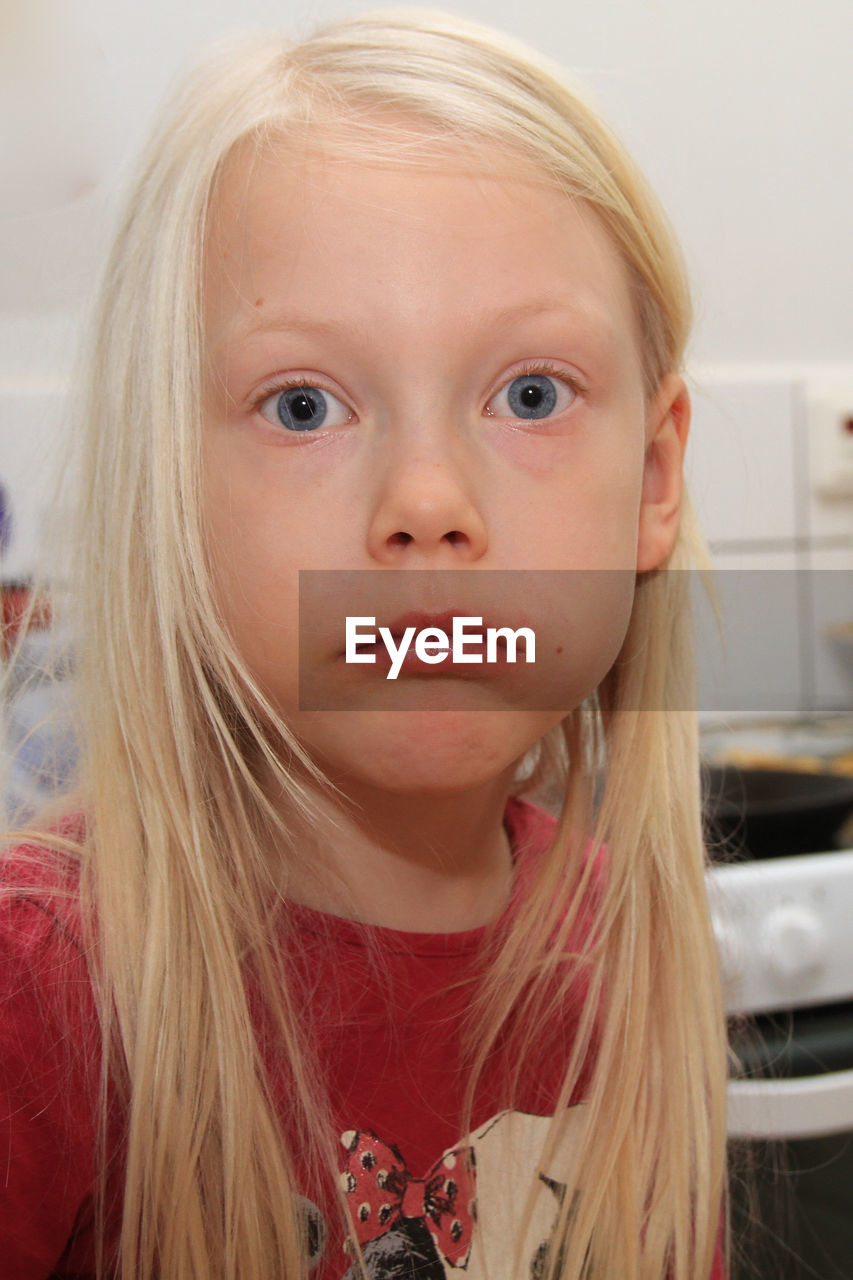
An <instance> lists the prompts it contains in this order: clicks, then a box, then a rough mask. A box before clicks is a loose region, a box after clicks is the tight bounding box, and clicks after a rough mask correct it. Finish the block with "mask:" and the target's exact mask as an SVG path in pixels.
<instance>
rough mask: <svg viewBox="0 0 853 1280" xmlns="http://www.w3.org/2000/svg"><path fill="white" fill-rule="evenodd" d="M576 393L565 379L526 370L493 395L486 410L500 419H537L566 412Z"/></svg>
mask: <svg viewBox="0 0 853 1280" xmlns="http://www.w3.org/2000/svg"><path fill="white" fill-rule="evenodd" d="M576 396H577V392H576V391H575V389H574V387H572V386H571V384H570V383H568V382H566V381H564V380H563V379H562V378H556V377H551V376H550V375H548V374H544V373H523V374H520V375H519V376H518V377H517V378H513V379H512V381H511V382H508V383H507V384H506V386H505V387H502V388H501V390H500V391H499V392H498V393H497V395H495V396H493V397H492V399H491V400H490V401H489V403H488V405H487V406H486V412H487V413H488V414H490V415H491V416H493V417H496V418H520V419H522V420H523V421H536V420H538V419H541V418H550V417H551V416H552V415H553V414H554V413H562V412H563V410H565V409H568V408H569V406H570V405H571V404H572V403H573V402H574V400H575V398H576Z"/></svg>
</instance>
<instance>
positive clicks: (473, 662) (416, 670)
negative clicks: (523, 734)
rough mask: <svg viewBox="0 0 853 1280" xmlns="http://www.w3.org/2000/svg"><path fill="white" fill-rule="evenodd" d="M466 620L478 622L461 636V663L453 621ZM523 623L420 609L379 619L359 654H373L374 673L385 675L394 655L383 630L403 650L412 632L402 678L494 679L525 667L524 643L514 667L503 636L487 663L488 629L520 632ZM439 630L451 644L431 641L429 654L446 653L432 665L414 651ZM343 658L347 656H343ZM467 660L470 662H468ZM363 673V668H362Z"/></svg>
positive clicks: (401, 665) (401, 667) (459, 611)
mask: <svg viewBox="0 0 853 1280" xmlns="http://www.w3.org/2000/svg"><path fill="white" fill-rule="evenodd" d="M457 618H466V619H472V618H473V619H476V620H477V621H474V622H468V623H467V625H466V626H465V632H464V636H463V637H462V652H461V653H460V655H459V660H456V659H455V658H454V654H453V624H454V619H457ZM522 625H524V624H522V623H518V624H510V623H509V622H508V621H507V620H506V619H505V618H504V619H502V620H501V621H500V622H498V621H497V620H495V619H492V618H485V617H483V616H482V615H481V614H478V613H473V612H466V611H465V610H464V609H460V608H456V609H445V610H443V611H442V612H439V613H426V612H423V611H421V610H409V611H408V612H406V613H402V614H400V615H398V616H397V617H396V618H394V619H392V620H391V621H390V622H384V621H383V620H382V619H379V618H377V620H376V622H375V624H374V626H373V627H372V628H371V629H372V631H373V633H374V635H375V636H376V640H375V642H374V643H372V644H370V643H367V642H366V641H363V640H362V641H360V642H359V652H360V653H362V654H365V655H368V654H370V655H372V656H373V658H374V659H375V661H374V663H373V664H371V666H372V670H373V671H374V672H376V674H380V673H381V674H383V675H384V674H386V673H387V672H388V671H389V669H390V668H391V666H392V655H391V653H390V652H389V648H388V646H387V645H386V642H385V636H384V635H383V633H382V631H381V630H380V629H381V628H385V629H386V630H387V632H390V636H391V641H392V644H393V647H394V648H395V649H398V650H399V648H400V645H401V643H402V642H403V640H404V638H405V636H406V633H407V632H408V633H409V640H408V648H407V651H406V653H405V656H404V657H403V658H402V659H401V660H400V662H399V666H398V673H399V675H418V676H432V677H440V676H442V675H443V676H447V675H450V674H452V675H454V676H467V677H468V678H474V679H483V678H484V677H488V676H493V675H496V674H498V673H501V672H504V673H505V672H506V671H507V669H508V668H509V667H510V666H511V665H514V666H518V665H523V657H522V656H521V655H523V652H524V647H523V640H522V642H521V653H520V654H519V653H518V649H517V658H516V663H515V664H510V663H509V662H508V660H507V642H506V640H505V639H504V638H503V637H502V636H497V637H496V638H495V653H494V658H493V660H492V661H486V658H487V640H486V635H487V632H488V631H489V630H494V631H496V630H498V629H499V628H501V627H511V629H512V630H518V628H519V627H520V626H522ZM428 630H438V631H441V632H443V633H444V635H446V636H447V639H448V644H447V647H446V648H444V649H443V650H442V649H440V648H438V647H437V643H435V642H432V641H428V642H427V644H428V648H429V651H430V652H431V653H433V654H435V655H436V657H437V656H438V654H440V653H443V654H444V655H445V656H444V657H443V658H442V660H441V661H436V662H429V661H426V660H425V659H423V658H421V657H420V656H419V655H418V653H417V651H416V648H415V640H416V638H417V637H418V636H419V635H420V634H421V633H422V632H424V631H428ZM341 657H344V655H341ZM465 657H468V658H469V661H465V660H464V659H465ZM361 669H362V670H363V671H364V670H365V669H364V668H361Z"/></svg>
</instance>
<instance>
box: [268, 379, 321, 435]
mask: <svg viewBox="0 0 853 1280" xmlns="http://www.w3.org/2000/svg"><path fill="white" fill-rule="evenodd" d="M276 411H277V413H278V419H279V421H280V422H281V425H282V426H283V427H289V428H290V429H291V431H305V430H307V429H308V428H309V427H319V426H320V425H321V423H322V422H323V419H324V418H325V416H326V400H325V396H324V395H323V393H322V392H321V391H320V390H318V388H317V387H293V388H291V390H289V391H283V392H282V393H281V395H280V396H279V398H278V403H277V405H276Z"/></svg>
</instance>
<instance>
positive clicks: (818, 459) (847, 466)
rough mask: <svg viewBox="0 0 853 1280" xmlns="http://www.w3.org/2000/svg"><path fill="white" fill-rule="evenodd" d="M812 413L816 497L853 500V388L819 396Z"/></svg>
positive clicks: (811, 408) (813, 471) (812, 401)
mask: <svg viewBox="0 0 853 1280" xmlns="http://www.w3.org/2000/svg"><path fill="white" fill-rule="evenodd" d="M808 413H809V435H810V437H811V460H812V482H813V484H814V488H815V491H816V493H818V494H819V495H820V496H821V497H824V498H847V499H849V500H853V387H850V388H849V389H848V390H847V391H837V392H831V393H826V394H822V395H817V396H815V397H814V398H813V399H812V400H810V402H809V409H808Z"/></svg>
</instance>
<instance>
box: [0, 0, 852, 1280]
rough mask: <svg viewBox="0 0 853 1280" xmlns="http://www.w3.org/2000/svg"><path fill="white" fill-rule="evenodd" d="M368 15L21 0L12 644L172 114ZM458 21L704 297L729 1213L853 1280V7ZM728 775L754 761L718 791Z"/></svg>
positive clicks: (39, 650)
mask: <svg viewBox="0 0 853 1280" xmlns="http://www.w3.org/2000/svg"><path fill="white" fill-rule="evenodd" d="M361 7H366V6H362V5H359V4H356V3H349V4H337V3H309V2H308V0H275V2H274V0H147V3H146V4H144V5H142V4H138V3H135V2H134V0H76V2H75V3H74V4H73V5H71V4H69V3H67V0H2V4H0V545H2V551H0V577H2V581H3V584H4V612H5V616H6V620H7V622H11V624H12V626H11V630H12V631H13V630H14V619H15V616H16V614H17V613H18V612H19V611H20V608H21V607H22V604H23V602H24V601H25V599H26V590H27V584H28V582H29V580H30V578H31V576H32V574H33V572H34V569H35V567H36V562H37V549H38V546H39V540H40V537H41V535H42V533H43V531H44V529H45V527H46V525H47V517H48V516H49V515H51V514H52V513H55V509H56V502H55V497H54V488H53V486H54V483H55V479H56V475H57V468H58V466H59V465H60V462H59V460H60V458H61V452H60V449H61V444H62V441H63V438H64V436H65V433H66V431H67V426H68V406H69V403H70V395H71V393H72V392H73V380H74V373H73V370H74V360H75V356H76V347H77V342H78V338H79V335H80V332H81V329H82V326H83V324H84V320H85V316H86V313H87V307H88V304H89V300H90V297H91V292H92V287H93V283H94V281H95V279H96V276H97V272H98V267H99V263H100V260H101V255H102V253H103V250H104V247H105V245H106V243H107V241H108V239H109V228H110V224H111V220H112V217H113V214H114V210H115V207H116V198H117V192H118V191H119V190H120V189H121V186H122V182H123V181H124V179H125V176H126V173H127V167H128V163H129V161H131V160H132V158H133V156H134V155H135V153H136V151H137V149H138V146H139V143H140V141H141V140H142V138H143V137H144V135H145V133H146V131H147V128H148V124H149V121H150V118H151V116H152V113H153V111H154V108H155V107H156V105H157V104H158V103H159V101H160V100H161V98H162V97H163V95H164V93H165V92H166V90H167V89H168V88H169V86H170V85H171V84H172V82H173V80H174V79H175V78H176V77H177V76H178V75H179V74H180V73H181V70H182V69H183V68H184V67H185V66H186V64H187V62H188V61H189V60H190V59H191V57H192V56H193V55H194V54H195V53H196V51H197V50H198V49H199V48H200V47H201V46H203V45H204V44H206V43H207V42H209V41H211V40H213V39H215V38H217V37H221V36H226V35H228V34H229V33H237V32H244V31H246V30H251V29H267V28H277V29H281V30H283V31H285V32H287V33H290V34H292V35H293V36H297V37H298V36H299V35H301V34H303V33H305V32H307V31H308V30H309V29H310V28H311V27H313V26H314V25H315V24H316V23H317V22H318V21H321V20H324V19H327V18H332V17H335V16H338V15H339V14H342V13H344V12H350V11H355V10H357V9H358V8H361ZM444 7H445V8H448V9H451V10H454V11H456V12H459V13H461V14H463V15H465V16H468V17H471V18H474V19H479V20H482V21H486V22H489V23H491V24H493V25H496V26H499V27H502V28H504V29H505V30H507V31H509V32H511V33H514V34H516V35H518V36H520V37H521V38H523V39H524V40H526V41H528V42H529V43H530V44H532V45H533V46H535V47H537V48H539V49H540V50H543V51H547V53H548V54H549V55H550V56H551V57H553V58H554V59H555V60H556V61H557V62H558V63H559V64H561V65H563V66H566V67H569V68H571V69H572V70H573V71H574V72H575V73H576V75H577V77H578V79H579V80H580V82H581V83H582V84H583V85H584V86H586V88H587V90H588V91H589V93H590V95H591V96H592V98H593V100H594V101H595V102H597V104H598V106H599V107H600V108H601V110H602V111H603V113H604V114H605V116H606V117H607V118H609V120H610V121H611V123H612V124H613V125H614V126H615V128H616V129H617V131H618V132H619V133H620V134H621V135H622V136H623V137H624V139H625V140H626V142H627V144H628V146H629V147H630V149H631V150H632V151H633V153H634V155H635V156H636V157H637V159H638V160H639V162H640V163H641V165H642V167H643V168H644V169H645V171H646V172H647V174H648V176H649V178H650V179H651V181H652V183H653V185H654V186H655V188H656V190H657V191H658V193H659V194H660V196H661V198H662V200H663V202H664V204H665V206H666V207H667V209H668V210H669V213H670V216H671V218H672V220H673V222H674V224H675V227H676V229H677V231H678V234H679V236H680V239H681V242H682V244H683V247H684V251H685V254H686V257H687V261H688V266H689V269H690V273H691V277H692V280H693V283H694V288H695V303H696V326H695V331H694V337H693V341H692V343H691V347H690V351H689V380H690V386H691V391H692V395H693V405H694V416H693V427H692V433H691V441H690V450H689V458H688V478H689V484H690V488H691V491H692V495H693V499H694V502H695V505H696V508H697V510H698V514H699V518H700V522H701V524H702V527H703V528H704V531H705V534H706V537H707V538H708V540H709V542H710V545H711V549H712V552H713V558H714V562H715V565H716V567H717V568H718V569H719V570H721V571H726V572H725V573H723V572H721V573H720V574H718V575H717V583H718V586H717V590H718V594H719V597H720V601H721V604H722V607H723V615H724V622H725V649H724V648H723V646H722V644H721V640H720V636H719V632H718V630H717V628H716V624H715V622H714V619H713V614H712V612H711V611H710V609H709V607H708V605H707V603H706V602H705V601H704V599H703V597H702V595H701V592H697V597H696V599H697V604H696V608H697V616H698V618H699V621H700V676H701V679H700V702H699V705H700V710H701V712H702V720H703V727H704V738H703V741H704V744H705V749H706V756H707V759H708V761H709V762H712V761H716V762H717V763H718V764H719V765H720V766H721V768H722V769H723V772H721V773H720V774H718V775H716V776H715V780H714V783H713V786H714V787H716V788H718V792H719V793H720V794H722V790H721V789H725V788H727V790H726V793H725V796H724V797H723V800H722V802H721V805H720V815H718V816H720V818H721V825H717V826H715V827H714V828H713V831H714V832H715V833H717V834H716V835H715V839H718V846H717V853H718V855H719V856H720V858H721V859H722V860H723V861H725V860H726V859H731V858H732V856H733V855H734V854H737V856H738V858H739V859H740V862H739V865H735V866H723V867H721V868H718V870H717V871H715V872H714V873H713V875H714V877H715V880H714V882H713V884H712V905H713V909H714V913H715V928H716V930H717V935H718V938H719V940H720V948H721V955H722V959H723V968H724V975H725V978H726V984H727V985H726V990H727V1001H728V1006H729V1011H730V1013H731V1014H732V1017H733V1019H735V1021H734V1022H733V1028H736V1027H737V1025H738V1021H737V1020H738V1019H739V1018H740V1016H741V1015H742V1014H744V1013H750V1014H753V1015H756V1016H757V1017H758V1019H759V1024H760V1027H761V1036H760V1037H759V1046H760V1045H764V1046H765V1048H764V1049H761V1048H760V1047H759V1050H758V1051H757V1052H756V1054H753V1056H752V1057H750V1052H751V1051H750V1049H749V1044H748V1042H747V1041H746V1040H739V1039H738V1038H737V1036H735V1039H734V1043H735V1044H736V1047H737V1052H738V1053H739V1055H740V1057H741V1061H742V1064H743V1065H742V1070H741V1075H742V1076H743V1077H745V1078H744V1079H742V1080H739V1081H736V1082H735V1085H736V1086H737V1087H741V1093H740V1094H738V1093H737V1091H736V1089H735V1091H733V1093H732V1107H731V1124H730V1128H731V1133H732V1137H733V1140H734V1141H735V1142H736V1143H738V1144H741V1145H739V1146H738V1150H741V1151H745V1152H746V1153H747V1155H746V1157H745V1158H746V1159H748V1160H749V1161H751V1162H752V1164H753V1165H754V1166H755V1168H756V1169H757V1170H758V1174H759V1178H758V1186H759V1193H760V1194H759V1198H760V1201H761V1211H760V1214H759V1221H758V1225H757V1226H756V1228H755V1230H754V1231H753V1233H752V1235H750V1234H749V1233H748V1232H747V1231H746V1223H747V1220H748V1219H749V1217H750V1209H749V1205H748V1201H747V1199H746V1198H744V1197H741V1198H740V1200H739V1201H738V1204H739V1205H740V1207H739V1208H738V1209H737V1211H736V1214H735V1226H736V1230H737V1238H738V1242H739V1243H738V1253H739V1255H740V1258H741V1264H742V1266H741V1271H740V1272H739V1273H738V1274H742V1275H743V1276H744V1277H754V1278H755V1280H771V1278H772V1280H782V1278H783V1277H790V1278H791V1280H801V1278H802V1280H805V1278H806V1277H810V1278H812V1280H814V1277H817V1280H850V1278H851V1277H853V1155H851V1135H853V941H852V940H851V939H853V930H850V928H849V919H850V918H851V913H852V912H853V851H851V849H850V848H849V846H850V845H851V844H853V832H851V828H850V826H849V824H848V825H847V826H845V824H844V821H843V819H844V818H845V817H846V816H847V813H848V812H849V810H850V808H851V807H853V791H848V792H843V786H844V785H845V783H846V784H848V785H850V779H849V777H848V775H849V774H851V773H853V236H851V231H850V226H851V209H853V127H851V122H853V75H851V66H853V3H851V0H808V3H805V2H804V0H773V3H771V2H770V0H692V2H691V3H690V4H685V3H684V2H683V0H598V2H597V3H595V4H592V3H588V2H586V0H576V2H575V3H569V4H566V3H562V2H560V3H558V0H528V3H526V4H525V5H523V6H522V5H518V4H517V0H464V2H463V3H452V2H445V4H444ZM42 621H43V622H46V621H47V619H42ZM8 634H9V632H8V630H7V638H8ZM51 639H52V638H51V628H49V627H44V628H42V630H41V632H38V633H36V632H34V633H33V637H32V641H31V652H30V658H31V662H30V667H31V672H32V673H35V674H34V677H33V679H34V682H33V683H31V684H30V686H29V687H28V689H27V690H26V692H25V693H24V694H22V693H21V692H20V690H19V691H18V694H17V695H16V697H15V698H13V699H12V702H11V706H10V707H9V708H7V711H8V712H9V714H8V715H7V717H6V734H7V751H14V752H16V753H17V759H18V760H19V764H18V766H17V775H16V777H13V784H12V785H13V791H14V792H15V794H14V795H13V801H14V802H16V803H19V804H20V805H21V806H22V812H25V811H26V806H27V803H29V802H31V801H33V800H34V799H35V800H37V799H38V798H39V797H40V796H41V795H42V794H44V793H47V792H48V791H49V789H50V785H51V778H52V773H53V772H55V773H57V774H59V775H61V774H62V773H63V771H64V770H65V769H66V768H67V766H68V765H69V763H70V761H71V759H72V758H73V743H72V742H71V740H70V738H69V736H68V733H67V725H66V726H65V727H62V725H61V723H60V727H59V729H58V730H57V729H56V727H55V726H54V728H53V729H51V730H50V731H49V732H47V736H44V735H43V726H44V724H45V717H46V715H47V712H48V705H49V703H50V705H52V706H53V707H54V708H56V707H57V706H59V709H60V710H62V698H61V695H60V696H59V701H58V702H57V690H56V689H54V690H53V692H52V693H50V695H48V691H47V690H46V689H45V688H43V687H40V685H39V681H38V676H37V672H38V669H39V666H40V664H41V663H42V661H43V658H44V656H45V648H46V647H47V646H49V645H50V643H51ZM60 642H61V637H60ZM68 671H69V672H70V668H68ZM725 762H728V767H729V768H730V769H731V768H732V767H733V766H734V765H739V766H740V772H738V773H737V774H732V773H731V772H730V773H729V775H728V776H727V777H726V776H724V773H725V768H724V767H723V766H724V765H725ZM756 766H758V767H756ZM758 774H760V775H761V778H762V779H764V780H765V782H766V780H769V779H770V778H771V775H774V776H775V778H776V781H775V782H774V788H775V791H774V792H773V794H772V795H771V796H770V797H769V800H768V796H767V794H766V792H767V786H766V785H764V783H762V786H761V787H759V792H760V794H758V795H757V796H755V795H753V793H752V790H751V788H752V787H753V785H754V782H755V776H756V775H758ZM733 777H734V790H733V791H732V778H733ZM809 778H810V779H812V782H811V783H809V784H808V786H813V785H818V787H819V788H820V787H826V786H829V787H830V789H832V788H836V789H837V788H838V787H839V786H841V787H842V794H841V796H840V798H839V795H838V794H837V793H833V795H832V796H831V797H830V798H829V802H828V803H829V806H830V807H832V806H833V805H834V806H835V807H834V808H833V809H832V819H831V823H832V825H831V829H829V828H827V826H826V821H827V820H826V818H825V814H824V815H823V816H822V817H821V818H820V819H819V818H818V817H817V816H816V813H817V810H816V809H815V808H813V807H810V806H813V805H814V804H815V801H814V797H813V796H812V795H811V794H810V793H809V794H801V792H800V790H799V789H798V788H799V783H798V781H797V780H798V779H799V780H800V781H801V780H802V779H809ZM780 779H781V781H780ZM815 779H816V780H817V783H816V784H815V781H814V780H815ZM818 800H819V804H818V807H820V805H823V806H824V808H826V805H824V802H823V800H822V799H820V797H819V798H818ZM768 803H769V805H770V808H769V810H768V807H767V806H768ZM727 805H728V811H727V812H723V811H724V810H725V809H726V806H727ZM750 805H751V806H752V810H753V811H752V812H751V813H749V814H747V812H746V811H747V808H748V807H749V806H750ZM780 806H781V807H780ZM804 813H805V818H804V817H803V814H804ZM732 814H734V817H733V816H732ZM722 819H725V821H724V822H723V821H722ZM765 819H768V820H769V822H770V826H769V828H768V827H767V826H766V825H765V826H764V827H762V826H761V824H762V822H764V821H765ZM803 831H805V835H803ZM768 832H769V834H768ZM759 845H761V852H759ZM791 855H793V856H791ZM750 858H752V861H749V859H750ZM759 859H760V861H759ZM761 1019H764V1021H763V1022H761ZM774 1037H775V1038H774ZM767 1046H769V1048H767ZM786 1046H787V1047H786ZM786 1055H787V1056H786ZM768 1076H769V1077H773V1076H776V1077H785V1078H781V1079H780V1078H777V1079H767V1078H766V1077H768ZM806 1076H813V1079H808V1080H806V1079H805V1078H804V1077H806ZM754 1086H757V1087H759V1088H760V1089H762V1090H763V1091H764V1092H763V1094H762V1095H761V1096H759V1097H758V1098H757V1099H756V1098H753V1097H752V1095H751V1094H750V1093H749V1090H750V1089H752V1088H753V1087H754ZM786 1089H788V1090H789V1091H788V1092H785V1090H786ZM745 1139H749V1141H748V1142H746V1145H743V1140H745ZM780 1139H791V1140H792V1141H791V1142H790V1143H789V1144H788V1145H787V1146H785V1147H784V1148H783V1147H782V1146H781V1145H780ZM827 1144H828V1145H827ZM783 1150H784V1153H785V1154H783V1155H779V1152H782V1151H783ZM762 1223H763V1224H764V1225H762Z"/></svg>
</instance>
